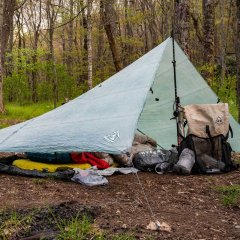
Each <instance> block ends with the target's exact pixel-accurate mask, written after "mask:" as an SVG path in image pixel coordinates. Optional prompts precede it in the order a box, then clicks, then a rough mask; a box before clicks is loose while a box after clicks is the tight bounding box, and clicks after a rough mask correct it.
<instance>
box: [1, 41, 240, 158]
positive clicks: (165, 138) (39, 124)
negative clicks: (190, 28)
mask: <svg viewBox="0 0 240 240" xmlns="http://www.w3.org/2000/svg"><path fill="white" fill-rule="evenodd" d="M175 48H176V62H177V65H176V71H177V86H178V95H179V97H180V99H181V104H182V105H183V106H184V105H187V104H201V103H216V102H217V96H216V95H215V94H214V93H213V91H212V90H211V89H210V88H209V86H208V85H207V83H206V82H205V80H204V79H203V78H202V77H201V75H200V74H199V73H198V72H197V70H196V69H195V67H194V66H193V65H192V64H191V62H190V61H189V59H188V58H187V57H186V55H185V54H184V52H183V51H182V50H181V49H180V47H179V46H178V45H177V43H176V45H175ZM173 82H174V81H173V66H172V39H171V38H168V39H167V40H166V41H164V42H163V43H162V44H160V45H159V46H157V47H156V48H154V49H152V50H151V51H150V52H148V53H147V54H145V55H144V56H143V57H141V58H139V59H138V60H137V61H135V62H134V63H132V64H131V65H129V66H127V67H126V68H124V69H123V70H121V71H120V72H118V73H117V74H115V75H113V76H112V77H110V78H109V79H107V80H106V81H104V82H103V83H102V84H100V85H98V86H96V87H95V88H93V89H92V90H90V91H88V92H87V93H85V94H83V95H81V96H79V97H78V98H76V99H74V100H72V101H70V102H69V103H67V104H65V105H63V106H60V107H58V108H57V109H55V110H53V111H50V112H48V113H46V114H44V115H42V116H39V117H36V118H34V119H31V120H29V121H26V122H24V123H20V124H17V125H14V126H11V127H8V128H5V129H2V130H0V151H1V152H6V151H7V152H46V153H51V152H72V151H77V152H84V151H100V152H108V153H115V154H117V153H123V152H127V151H128V150H129V148H130V147H131V145H132V141H133V137H134V133H135V132H136V131H137V129H140V130H141V131H142V132H144V133H146V134H147V135H148V136H150V137H152V138H154V139H155V140H157V142H158V143H159V144H160V145H161V146H163V147H165V148H170V147H171V145H172V144H176V123H175V121H174V120H170V118H171V117H172V112H173V102H174V84H173ZM230 122H231V125H232V128H233V131H234V138H233V139H230V143H231V145H232V147H233V149H234V150H236V151H240V127H239V124H238V123H237V122H236V121H235V120H234V119H233V118H232V117H230Z"/></svg>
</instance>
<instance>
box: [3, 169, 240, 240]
mask: <svg viewBox="0 0 240 240" xmlns="http://www.w3.org/2000/svg"><path fill="white" fill-rule="evenodd" d="M138 175H139V178H140V181H141V184H142V185H143V187H144V190H145V192H146V196H147V198H148V200H149V203H150V206H151V208H152V211H153V213H154V214H155V219H156V220H159V221H160V222H165V223H167V224H168V225H169V226H170V227H171V230H170V231H169V232H167V231H152V230H147V229H146V227H147V225H148V224H149V222H150V220H155V219H153V217H152V216H151V214H150V211H149V208H148V204H147V202H146V199H145V198H144V194H143V192H142V190H141V186H140V185H139V182H138V180H137V177H136V175H135V174H131V175H114V176H111V177H108V180H109V184H108V185H105V186H97V187H85V186H82V185H79V184H76V183H72V182H63V181H57V180H53V179H35V178H26V177H20V176H10V175H4V174H2V175H0V186H1V190H0V209H1V210H0V220H1V213H2V214H3V212H5V213H6V212H8V211H16V212H19V213H24V212H25V213H29V212H34V210H36V209H38V212H37V218H36V219H35V226H32V227H31V229H29V228H28V233H29V232H30V235H31V234H32V233H33V232H34V233H36V232H37V231H39V229H40V230H42V229H45V230H46V229H48V230H51V224H49V222H47V221H44V219H42V218H44V217H43V216H44V215H46V207H49V208H52V209H54V210H53V211H54V212H55V213H56V214H58V216H60V217H62V218H64V217H65V218H66V217H67V218H68V217H71V214H72V213H73V212H75V211H76V212H77V211H79V210H81V211H82V212H84V211H85V210H86V209H87V210H86V211H87V212H88V213H89V212H90V215H91V216H92V217H93V219H94V220H93V227H94V228H95V229H97V231H100V232H103V233H104V234H106V236H111V235H112V236H113V235H114V234H123V233H124V234H127V235H128V236H132V237H133V238H124V239H202V240H203V239H240V199H239V195H238V199H237V202H236V201H235V200H236V199H235V200H234V201H235V203H234V205H231V204H232V203H231V202H228V201H225V202H224V199H223V193H224V191H222V192H219V187H221V186H238V187H239V186H240V185H239V184H240V171H234V172H230V173H226V174H215V175H214V174H212V175H191V176H179V175H175V174H170V173H169V174H165V175H157V174H154V173H143V172H140V173H139V174H138ZM235 190H236V189H235ZM235 190H234V191H235ZM238 190H239V189H238ZM234 191H233V192H234ZM233 192H232V193H233ZM232 193H230V196H231V194H232ZM225 200H226V199H225ZM229 201H231V199H230V200H229ZM0 230H1V229H0ZM20 230H21V231H23V229H20ZM28 235H29V234H28ZM20 236H22V237H23V236H26V235H24V233H23V232H21V233H17V235H15V237H12V238H9V239H23V238H21V237H20ZM0 238H1V237H0ZM25 239H40V238H37V237H35V238H34V237H33V238H25ZM49 239H51V238H49ZM52 239H53V238H52ZM89 239H90V238H89ZM91 239H93V238H91ZM107 239H113V238H111V237H108V238H107ZM120 239H123V238H120Z"/></svg>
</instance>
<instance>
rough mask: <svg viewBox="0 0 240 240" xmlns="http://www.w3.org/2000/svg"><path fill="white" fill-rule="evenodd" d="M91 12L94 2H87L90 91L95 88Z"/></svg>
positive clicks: (90, 0) (89, 0)
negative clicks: (93, 80)
mask: <svg viewBox="0 0 240 240" xmlns="http://www.w3.org/2000/svg"><path fill="white" fill-rule="evenodd" d="M91 11H92V0H88V1H87V59H88V89H91V88H92V87H93V82H92V75H93V73H92V72H93V71H92V68H93V67H92V65H93V59H92V17H91Z"/></svg>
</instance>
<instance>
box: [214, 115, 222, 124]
mask: <svg viewBox="0 0 240 240" xmlns="http://www.w3.org/2000/svg"><path fill="white" fill-rule="evenodd" d="M215 123H216V124H223V120H222V118H221V117H219V116H218V117H217V119H216V121H215Z"/></svg>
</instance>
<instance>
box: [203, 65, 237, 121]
mask: <svg viewBox="0 0 240 240" xmlns="http://www.w3.org/2000/svg"><path fill="white" fill-rule="evenodd" d="M199 70H200V72H201V73H202V74H203V76H205V75H206V78H208V76H211V78H208V79H207V81H208V83H209V85H210V87H211V88H212V90H213V91H214V92H215V93H216V94H217V96H218V97H219V98H220V101H221V102H226V103H228V105H229V110H230V112H231V114H232V115H233V117H234V118H235V119H236V120H237V117H238V111H237V99H236V75H235V72H231V71H229V73H228V74H226V76H225V78H224V79H221V69H219V67H217V66H216V65H214V66H212V65H207V64H205V65H203V66H201V67H200V68H199ZM230 73H232V74H230Z"/></svg>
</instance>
